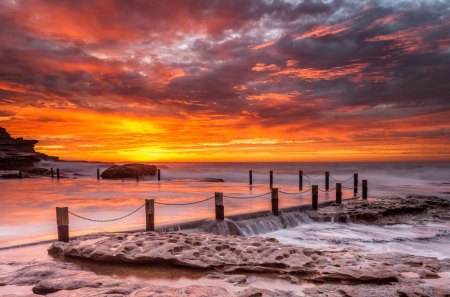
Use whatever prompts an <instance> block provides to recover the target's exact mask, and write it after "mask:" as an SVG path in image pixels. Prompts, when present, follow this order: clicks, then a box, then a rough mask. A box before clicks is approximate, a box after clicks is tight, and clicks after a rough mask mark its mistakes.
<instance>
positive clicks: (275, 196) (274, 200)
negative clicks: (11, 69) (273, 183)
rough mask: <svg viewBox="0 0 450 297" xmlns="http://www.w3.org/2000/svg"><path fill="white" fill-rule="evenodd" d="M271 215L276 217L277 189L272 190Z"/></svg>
mask: <svg viewBox="0 0 450 297" xmlns="http://www.w3.org/2000/svg"><path fill="white" fill-rule="evenodd" d="M272 213H273V214H274V215H276V216H278V214H279V212H278V188H272Z"/></svg>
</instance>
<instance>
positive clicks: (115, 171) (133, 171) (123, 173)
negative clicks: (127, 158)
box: [101, 163, 157, 179]
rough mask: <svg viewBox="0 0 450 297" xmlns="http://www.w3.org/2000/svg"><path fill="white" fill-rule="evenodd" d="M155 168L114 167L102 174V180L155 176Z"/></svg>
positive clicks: (134, 164) (147, 166) (148, 166)
mask: <svg viewBox="0 0 450 297" xmlns="http://www.w3.org/2000/svg"><path fill="white" fill-rule="evenodd" d="M156 171H157V168H156V166H155V165H145V164H138V163H133V164H124V165H114V166H112V167H109V168H108V169H106V170H105V171H103V172H102V174H101V177H102V178H111V179H115V178H136V177H142V176H148V175H156Z"/></svg>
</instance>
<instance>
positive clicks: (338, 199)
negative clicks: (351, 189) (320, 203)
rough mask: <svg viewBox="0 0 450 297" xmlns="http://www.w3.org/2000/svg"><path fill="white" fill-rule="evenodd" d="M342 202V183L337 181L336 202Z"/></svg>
mask: <svg viewBox="0 0 450 297" xmlns="http://www.w3.org/2000/svg"><path fill="white" fill-rule="evenodd" d="M341 203H342V183H336V204H341Z"/></svg>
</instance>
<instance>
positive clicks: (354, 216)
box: [309, 195, 450, 225]
mask: <svg viewBox="0 0 450 297" xmlns="http://www.w3.org/2000/svg"><path fill="white" fill-rule="evenodd" d="M309 216H310V218H311V219H313V220H316V221H333V220H334V221H336V222H349V221H351V222H363V223H371V224H378V225H384V224H397V223H409V222H411V223H418V222H425V221H434V222H436V221H438V222H441V221H448V220H450V202H449V200H447V199H445V198H440V197H434V196H412V195H411V196H407V197H403V198H400V197H397V198H390V199H382V200H374V201H362V200H349V201H345V202H344V203H343V204H342V205H332V206H326V207H322V208H319V210H318V211H311V212H309Z"/></svg>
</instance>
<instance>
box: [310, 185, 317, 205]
mask: <svg viewBox="0 0 450 297" xmlns="http://www.w3.org/2000/svg"><path fill="white" fill-rule="evenodd" d="M311 193H312V197H311V198H312V201H311V205H312V209H313V210H317V209H318V208H319V186H318V185H313V186H312V191H311Z"/></svg>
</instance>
